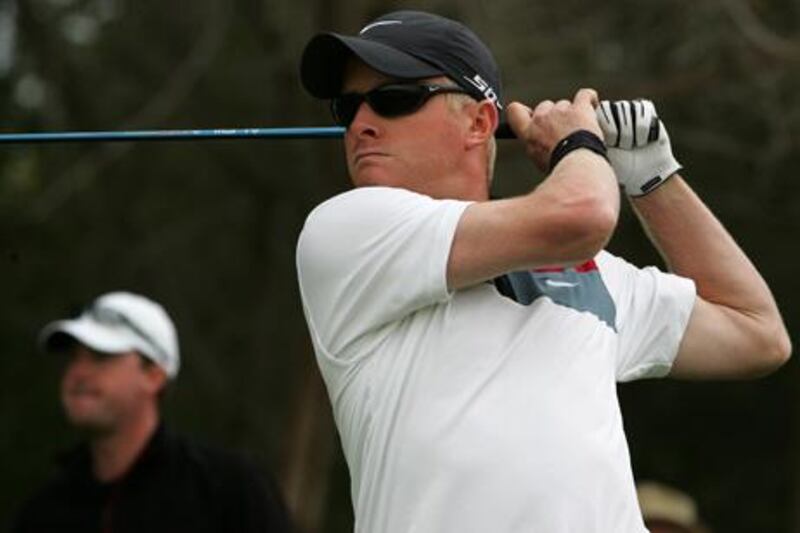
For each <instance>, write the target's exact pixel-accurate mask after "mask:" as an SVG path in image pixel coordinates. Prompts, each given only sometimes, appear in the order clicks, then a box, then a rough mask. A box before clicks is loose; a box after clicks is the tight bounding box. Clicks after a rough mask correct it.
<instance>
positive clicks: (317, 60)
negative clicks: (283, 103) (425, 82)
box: [300, 33, 443, 98]
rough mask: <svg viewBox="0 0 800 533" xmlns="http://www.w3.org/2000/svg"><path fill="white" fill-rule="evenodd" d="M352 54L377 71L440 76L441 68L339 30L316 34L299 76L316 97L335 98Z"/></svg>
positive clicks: (417, 76) (404, 76) (413, 76)
mask: <svg viewBox="0 0 800 533" xmlns="http://www.w3.org/2000/svg"><path fill="white" fill-rule="evenodd" d="M352 55H355V56H357V57H358V58H359V59H361V60H362V61H363V62H364V63H366V64H367V65H369V66H370V67H372V68H373V69H375V70H377V71H378V72H380V73H382V74H385V75H387V76H391V77H393V78H399V79H410V80H413V79H420V78H429V77H432V76H437V75H440V74H442V73H443V71H442V69H440V68H437V67H435V66H433V65H431V64H429V63H426V62H424V61H421V60H419V59H417V58H416V57H414V56H412V55H410V54H407V53H405V52H401V51H399V50H397V49H395V48H392V47H391V46H387V45H385V44H382V43H379V42H375V41H370V40H367V39H362V38H360V37H350V36H347V35H340V34H337V33H321V34H318V35H316V36H314V37H313V38H312V39H311V41H309V43H308V45H306V48H305V50H304V51H303V57H302V60H301V63H300V80H301V81H302V83H303V87H305V88H306V90H307V91H308V92H309V93H310V94H311V95H312V96H315V97H317V98H333V97H334V96H337V95H339V94H340V93H341V91H342V81H343V76H344V68H345V66H346V64H347V60H348V58H349V57H351V56H352Z"/></svg>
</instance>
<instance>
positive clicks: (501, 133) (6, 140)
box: [0, 124, 514, 144]
mask: <svg viewBox="0 0 800 533" xmlns="http://www.w3.org/2000/svg"><path fill="white" fill-rule="evenodd" d="M343 135H344V128H341V127H335V126H334V127H327V126H317V127H302V128H233V129H205V130H136V131H59V132H49V133H0V144H36V143H63V142H135V141H202V140H222V139H325V138H341V137H342V136H343ZM495 137H497V138H498V139H509V138H513V137H514V135H513V133H511V130H510V128H508V126H507V125H506V124H501V125H500V127H499V128H498V130H497V132H496V133H495Z"/></svg>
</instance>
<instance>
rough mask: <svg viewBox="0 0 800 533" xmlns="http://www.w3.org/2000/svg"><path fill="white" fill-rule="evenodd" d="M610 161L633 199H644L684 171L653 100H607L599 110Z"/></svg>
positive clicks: (598, 117)
mask: <svg viewBox="0 0 800 533" xmlns="http://www.w3.org/2000/svg"><path fill="white" fill-rule="evenodd" d="M596 111H597V120H598V122H599V123H600V128H601V129H602V130H603V136H604V137H605V142H606V146H608V159H609V161H611V166H613V167H614V172H615V173H616V175H617V180H618V181H619V183H620V185H622V187H623V188H624V189H625V192H626V193H628V195H630V196H644V195H645V194H647V193H649V192H650V191H652V190H653V189H655V188H656V187H658V186H659V185H661V184H662V183H664V182H665V181H666V180H667V179H668V178H669V177H670V176H672V175H673V174H675V173H676V172H677V171H678V170H680V169H681V165H680V163H678V161H676V160H675V157H674V156H673V155H672V147H671V146H670V142H669V135H668V134H667V129H666V128H665V127H664V124H663V123H662V122H661V120H659V118H658V115H657V114H656V108H655V106H654V105H653V102H651V101H650V100H618V101H616V102H609V101H608V100H603V101H602V102H600V105H599V106H598V107H597V110H596Z"/></svg>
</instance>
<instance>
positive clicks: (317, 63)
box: [300, 11, 503, 109]
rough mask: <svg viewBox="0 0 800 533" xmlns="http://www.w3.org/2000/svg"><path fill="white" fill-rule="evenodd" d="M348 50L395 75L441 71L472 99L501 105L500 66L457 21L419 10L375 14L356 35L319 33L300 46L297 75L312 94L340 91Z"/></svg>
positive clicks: (418, 76) (424, 75) (417, 76)
mask: <svg viewBox="0 0 800 533" xmlns="http://www.w3.org/2000/svg"><path fill="white" fill-rule="evenodd" d="M352 55H355V56H357V57H358V58H360V59H361V60H362V61H363V62H364V63H366V64H367V65H369V66H370V67H371V68H373V69H375V70H377V71H378V72H381V73H382V74H385V75H387V76H390V77H393V78H398V79H409V80H414V79H421V78H430V77H434V76H441V75H444V76H447V77H449V78H450V79H452V80H453V81H454V82H455V83H457V84H458V85H459V86H460V87H461V88H463V89H464V90H466V91H467V92H468V93H469V94H470V95H472V96H473V97H475V98H476V99H478V100H484V99H487V98H488V99H490V100H492V101H493V102H494V103H495V104H496V105H497V107H498V109H502V108H503V105H502V100H501V98H500V94H501V86H500V71H499V69H498V67H497V63H496V62H495V60H494V57H492V53H491V52H490V51H489V49H488V48H487V47H486V45H485V44H483V42H482V41H481V40H480V38H478V36H477V35H475V33H473V32H472V30H470V29H469V28H467V27H466V26H464V25H463V24H461V23H459V22H456V21H454V20H450V19H447V18H444V17H441V16H439V15H434V14H432V13H425V12H422V11H395V12H392V13H388V14H386V15H383V16H382V17H379V18H377V19H375V20H373V21H372V22H370V23H369V24H367V25H366V26H364V27H363V28H362V29H361V31H360V32H359V33H358V35H356V36H348V35H341V34H338V33H330V32H326V33H320V34H317V35H315V36H314V37H312V39H311V40H310V41H309V43H308V44H307V45H306V48H305V50H304V51H303V57H302V60H301V64H300V79H301V81H302V83H303V87H305V89H306V90H307V91H308V92H309V93H310V94H311V95H312V96H314V97H316V98H333V97H335V96H338V95H339V94H341V90H342V81H343V79H342V78H343V75H344V68H345V65H346V64H347V60H348V58H349V57H351V56H352Z"/></svg>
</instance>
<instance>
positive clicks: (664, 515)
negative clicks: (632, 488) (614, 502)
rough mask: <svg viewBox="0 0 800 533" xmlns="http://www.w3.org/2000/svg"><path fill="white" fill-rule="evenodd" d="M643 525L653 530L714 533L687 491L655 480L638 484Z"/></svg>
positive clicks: (672, 532) (680, 532) (637, 492)
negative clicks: (701, 516) (705, 522)
mask: <svg viewBox="0 0 800 533" xmlns="http://www.w3.org/2000/svg"><path fill="white" fill-rule="evenodd" d="M636 495H637V497H638V499H639V507H640V508H641V509H642V518H644V525H645V526H647V529H649V530H650V533H711V530H710V529H709V528H708V527H707V526H705V525H704V524H703V523H702V521H701V520H700V517H699V513H698V511H697V503H695V501H694V499H692V498H691V496H689V495H688V494H685V493H684V492H681V491H679V490H678V489H676V488H674V487H670V486H669V485H665V484H663V483H658V482H655V481H642V482H640V483H638V484H637V485H636Z"/></svg>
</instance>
